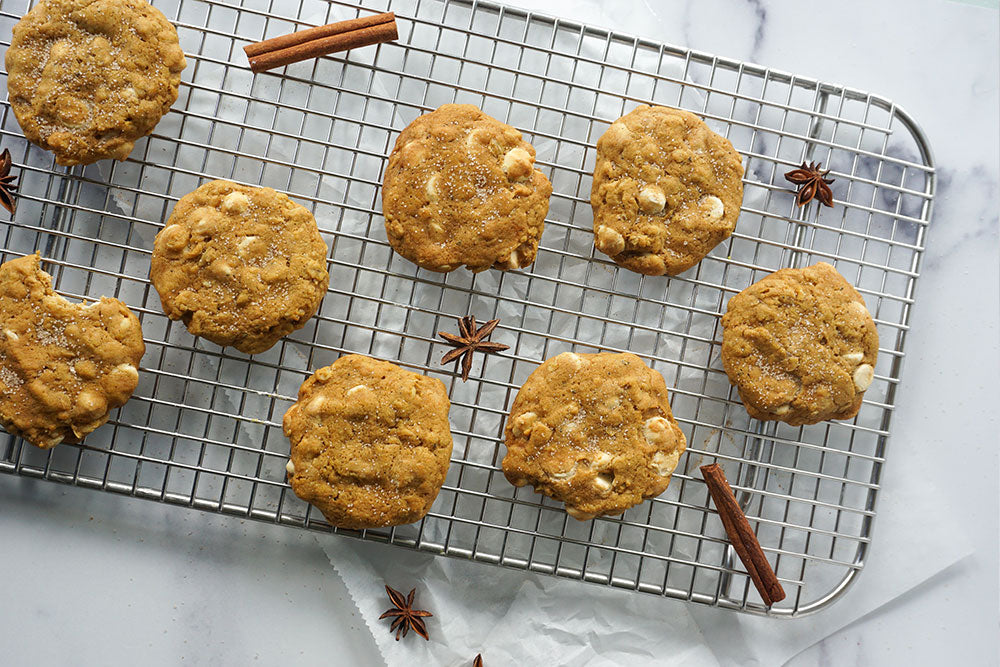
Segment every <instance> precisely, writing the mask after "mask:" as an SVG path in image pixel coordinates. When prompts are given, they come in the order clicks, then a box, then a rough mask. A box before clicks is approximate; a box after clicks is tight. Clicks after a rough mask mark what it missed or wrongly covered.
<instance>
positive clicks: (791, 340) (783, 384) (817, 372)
mask: <svg viewBox="0 0 1000 667" xmlns="http://www.w3.org/2000/svg"><path fill="white" fill-rule="evenodd" d="M877 355H878V332H877V331H876V329H875V322H874V321H873V320H872V316H871V315H870V314H869V313H868V309H867V308H865V302H864V299H862V298H861V295H860V294H858V292H857V290H855V289H854V288H853V287H852V286H851V285H850V283H848V282H847V281H846V280H845V279H844V277H843V276H842V275H840V274H839V273H838V272H837V270H836V269H835V268H833V267H832V266H830V265H829V264H826V263H824V262H820V263H819V264H815V265H813V266H810V267H806V268H804V269H781V270H780V271H776V272H774V273H772V274H771V275H769V276H767V277H766V278H764V279H762V280H760V281H758V282H756V283H754V284H753V285H751V286H750V287H748V288H746V289H745V290H743V291H742V292H740V293H739V294H737V295H736V296H734V297H733V298H732V299H730V300H729V306H728V307H727V308H726V314H725V315H723V317H722V365H723V366H724V367H725V369H726V375H728V376H729V381H730V382H732V383H733V384H734V385H736V388H737V390H739V393H740V398H741V399H742V400H743V405H744V406H746V409H747V412H748V413H750V416H751V417H753V418H755V419H764V420H778V421H783V422H786V423H788V424H792V425H793V426H800V425H802V424H815V423H817V422H821V421H824V420H826V419H850V418H851V417H854V416H855V415H856V414H857V413H858V410H859V409H860V408H861V400H862V398H864V393H865V390H866V389H868V387H869V386H870V385H871V383H872V378H873V377H874V374H875V360H876V357H877Z"/></svg>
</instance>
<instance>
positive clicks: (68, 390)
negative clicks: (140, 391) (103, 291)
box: [0, 254, 146, 449]
mask: <svg viewBox="0 0 1000 667" xmlns="http://www.w3.org/2000/svg"><path fill="white" fill-rule="evenodd" d="M39 262H40V258H39V256H38V255H37V254H36V255H29V256H27V257H22V258H20V259H13V260H11V261H9V262H5V263H4V264H3V265H0V424H2V425H3V427H4V428H5V429H7V430H8V431H9V432H10V433H13V434H15V435H19V436H21V437H23V438H24V439H25V440H27V441H28V442H30V443H32V444H34V445H37V446H38V447H41V448H42V449H49V448H50V447H55V446H56V445H58V444H59V443H60V442H80V440H81V439H83V437H84V436H86V435H87V434H88V433H90V432H91V431H93V430H95V429H96V428H97V427H99V426H101V425H102V424H103V423H104V422H106V421H107V420H108V416H109V413H110V412H111V411H112V410H114V409H115V408H117V407H119V406H121V405H124V404H125V401H127V400H128V399H129V397H130V396H131V395H132V392H133V391H135V387H136V384H137V383H138V382H139V370H138V366H139V360H140V359H142V355H143V353H144V352H145V351H146V346H145V344H144V343H143V341H142V328H141V327H140V325H139V320H138V318H136V316H135V315H133V314H132V312H131V311H130V310H129V309H128V308H127V307H126V306H125V304H123V303H122V302H121V301H118V300H117V299H110V298H107V297H104V298H102V299H101V300H100V301H98V302H96V303H91V304H87V305H84V304H79V303H70V302H69V301H67V300H66V299H64V298H62V297H61V296H59V295H58V294H56V293H55V291H54V290H53V289H52V278H51V276H49V275H48V274H47V273H45V272H44V271H42V269H41V267H40V265H39Z"/></svg>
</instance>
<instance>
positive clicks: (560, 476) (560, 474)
mask: <svg viewBox="0 0 1000 667" xmlns="http://www.w3.org/2000/svg"><path fill="white" fill-rule="evenodd" d="M574 475H576V464H575V463H574V464H573V467H572V468H570V469H569V470H565V471H563V472H554V473H552V479H569V478H570V477H573V476H574Z"/></svg>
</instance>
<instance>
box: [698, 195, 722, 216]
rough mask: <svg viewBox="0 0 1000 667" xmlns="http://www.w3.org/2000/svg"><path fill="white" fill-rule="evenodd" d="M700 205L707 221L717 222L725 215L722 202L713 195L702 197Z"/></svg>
mask: <svg viewBox="0 0 1000 667" xmlns="http://www.w3.org/2000/svg"><path fill="white" fill-rule="evenodd" d="M700 203H701V207H702V208H703V209H704V210H705V215H707V216H708V219H709V220H718V219H720V218H721V217H722V216H723V215H724V214H725V213H726V207H725V205H724V204H723V203H722V200H721V199H719V198H718V197H716V196H715V195H708V196H707V197H703V198H702V200H701V202H700Z"/></svg>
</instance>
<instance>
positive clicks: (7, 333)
mask: <svg viewBox="0 0 1000 667" xmlns="http://www.w3.org/2000/svg"><path fill="white" fill-rule="evenodd" d="M3 334H4V335H5V336H7V338H8V339H9V340H18V339H20V338H21V337H20V336H18V335H17V334H16V333H14V332H13V331H11V330H10V329H4V331H3Z"/></svg>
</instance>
